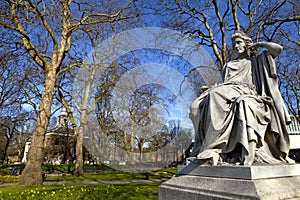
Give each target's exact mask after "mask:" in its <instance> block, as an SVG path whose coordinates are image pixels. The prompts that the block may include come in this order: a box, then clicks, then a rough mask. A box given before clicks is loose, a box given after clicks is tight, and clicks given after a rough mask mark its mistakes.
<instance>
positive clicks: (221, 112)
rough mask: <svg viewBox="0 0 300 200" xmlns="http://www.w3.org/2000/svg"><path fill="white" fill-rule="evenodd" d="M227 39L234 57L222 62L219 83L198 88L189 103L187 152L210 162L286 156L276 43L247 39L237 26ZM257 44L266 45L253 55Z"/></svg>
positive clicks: (274, 159)
mask: <svg viewBox="0 0 300 200" xmlns="http://www.w3.org/2000/svg"><path fill="white" fill-rule="evenodd" d="M231 40H232V44H233V49H234V50H235V51H236V53H237V55H238V57H237V59H236V60H233V61H230V62H228V63H227V64H225V66H224V67H223V69H222V77H223V83H222V84H218V85H215V86H213V87H212V88H210V89H208V90H206V91H205V92H203V93H202V94H201V95H200V97H198V98H197V99H196V100H195V101H194V102H193V104H192V106H191V110H190V118H191V120H192V122H193V125H194V129H195V144H194V148H193V152H192V153H191V157H196V159H198V160H201V161H203V162H202V163H207V162H209V163H210V164H211V165H218V164H224V163H225V164H226V163H233V164H240V165H246V166H250V165H252V164H253V163H254V162H263V163H269V164H274V163H282V162H283V163H284V162H292V160H291V159H289V158H288V152H289V137H288V132H287V128H286V125H287V124H288V123H289V122H290V116H289V114H288V112H287V110H286V107H285V105H284V102H283V99H282V97H281V94H280V91H279V89H278V82H277V74H276V66H275V62H274V58H275V57H276V56H278V55H279V54H280V53H281V51H282V47H281V46H280V45H279V44H276V43H272V42H257V43H253V42H252V40H251V38H249V37H248V36H247V35H246V34H245V33H243V32H238V31H237V32H235V33H234V34H233V35H232V36H231ZM258 48H264V49H266V51H263V52H262V53H261V54H259V55H258V54H257V49H258Z"/></svg>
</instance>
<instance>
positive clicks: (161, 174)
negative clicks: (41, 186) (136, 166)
mask: <svg viewBox="0 0 300 200" xmlns="http://www.w3.org/2000/svg"><path fill="white" fill-rule="evenodd" d="M176 173H177V169H176V168H168V169H159V170H156V171H153V172H149V173H148V178H149V179H162V178H166V179H169V178H171V177H172V176H173V175H174V174H176ZM20 178H21V176H11V175H5V176H1V175H0V182H2V183H10V182H18V181H19V180H20ZM133 179H146V173H134V172H116V171H115V172H113V171H108V172H100V173H97V174H87V173H86V174H85V175H84V176H79V177H77V176H74V175H69V174H68V175H67V176H66V181H98V180H103V181H110V180H133ZM46 181H62V176H61V174H49V175H47V177H46Z"/></svg>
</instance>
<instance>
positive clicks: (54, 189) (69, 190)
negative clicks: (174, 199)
mask: <svg viewBox="0 0 300 200" xmlns="http://www.w3.org/2000/svg"><path fill="white" fill-rule="evenodd" d="M160 184H161V183H159V182H158V183H130V184H109V185H108V184H99V185H63V186H41V187H29V186H12V187H0V199H1V200H2V199H3V200H6V199H14V200H23V199H41V200H47V199H51V200H54V199H57V200H58V199H59V200H62V199H72V200H73V199H89V200H90V199H114V200H115V199H116V200H118V199H119V200H123V199H128V200H129V199H132V200H141V199H145V200H148V199H149V200H151V199H158V186H159V185H160Z"/></svg>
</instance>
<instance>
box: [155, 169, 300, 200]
mask: <svg viewBox="0 0 300 200" xmlns="http://www.w3.org/2000/svg"><path fill="white" fill-rule="evenodd" d="M298 166H300V165H298ZM298 166H297V165H284V167H283V166H281V169H285V170H287V171H286V173H287V174H297V173H300V171H298V172H293V171H294V170H295V169H297V167H298ZM200 167H201V166H200ZM277 167H279V168H280V166H277ZM282 167H283V168H282ZM197 168H198V167H197ZM254 168H255V167H254V166H253V167H244V169H240V168H236V167H235V166H233V167H232V168H230V166H226V169H225V170H223V171H225V172H226V170H227V172H230V171H231V172H232V173H233V172H235V170H237V169H239V170H244V172H243V173H245V172H247V171H248V172H249V173H248V175H241V176H240V177H239V176H238V173H233V174H234V176H235V178H226V177H216V176H215V177H214V176H210V177H209V176H204V175H197V174H196V172H195V171H193V172H192V174H193V175H189V174H188V175H178V176H177V177H173V178H172V179H170V180H169V181H166V182H164V183H163V184H162V185H161V186H160V187H159V200H196V199H201V200H202V199H270V200H275V199H300V176H298V175H295V176H289V175H284V172H283V171H282V170H279V171H278V172H276V170H275V171H273V172H272V171H270V170H271V168H270V167H269V166H259V168H257V169H259V170H258V171H259V173H258V174H261V173H263V171H264V168H265V171H264V172H265V175H264V176H263V178H258V174H256V175H255V171H256V170H255V169H254ZM273 168H274V169H276V166H273ZM198 170H201V169H198ZM205 170H207V169H205ZM218 170H220V171H219V172H221V171H222V166H218V168H217V171H218ZM251 170H252V172H253V171H254V175H253V177H254V178H251V175H249V174H251V173H250V172H251ZM213 171H214V170H213ZM223 174H225V173H224V172H223ZM252 174H253V173H252ZM267 174H271V176H270V177H268V176H267ZM224 176H225V175H224ZM229 176H232V175H230V174H229ZM261 176H262V175H261Z"/></svg>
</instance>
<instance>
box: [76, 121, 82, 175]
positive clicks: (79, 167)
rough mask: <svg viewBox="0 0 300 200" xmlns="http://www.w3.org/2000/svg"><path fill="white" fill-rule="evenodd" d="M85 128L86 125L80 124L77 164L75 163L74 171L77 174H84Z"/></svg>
mask: <svg viewBox="0 0 300 200" xmlns="http://www.w3.org/2000/svg"><path fill="white" fill-rule="evenodd" d="M83 130H84V127H83V126H80V127H79V129H78V134H77V141H76V164H75V172H74V174H75V175H76V176H83Z"/></svg>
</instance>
